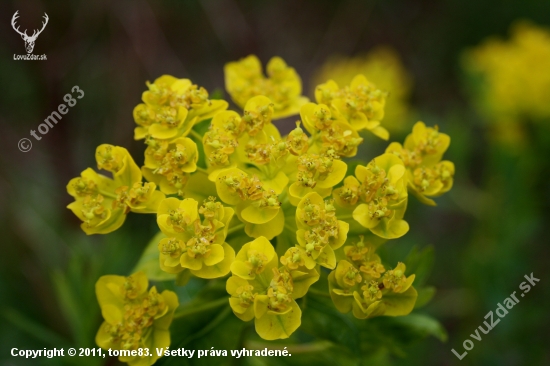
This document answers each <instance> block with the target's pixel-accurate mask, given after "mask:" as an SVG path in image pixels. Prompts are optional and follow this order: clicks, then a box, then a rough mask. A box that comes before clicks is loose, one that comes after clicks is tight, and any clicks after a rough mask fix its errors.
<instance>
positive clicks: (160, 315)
mask: <svg viewBox="0 0 550 366" xmlns="http://www.w3.org/2000/svg"><path fill="white" fill-rule="evenodd" d="M148 287H149V281H148V280H147V276H146V275H145V274H144V273H143V272H137V273H134V274H133V275H131V276H129V277H123V276H114V275H108V276H102V277H101V278H100V279H99V280H98V281H97V283H96V286H95V290H96V296H97V301H98V302H99V306H100V307H101V314H102V315H103V319H104V322H103V324H102V325H101V327H100V328H99V331H98V332H97V335H96V339H95V340H96V343H97V345H98V346H100V347H101V348H103V349H105V350H109V349H114V350H129V351H132V350H135V351H136V353H137V351H138V350H139V349H143V350H144V349H149V352H148V356H145V351H144V352H142V354H143V356H139V355H138V356H120V357H119V360H120V361H121V362H126V363H128V364H129V365H130V366H148V365H152V364H154V363H155V362H156V360H157V359H158V358H159V356H158V355H157V353H156V352H155V351H154V350H155V349H156V348H157V347H158V348H165V347H168V346H170V331H169V328H170V323H171V322H172V318H173V316H174V311H175V310H176V308H177V307H178V306H179V302H178V297H177V296H176V294H175V293H174V292H172V291H168V290H165V291H163V292H162V293H160V294H159V293H158V292H157V289H156V287H154V286H153V287H151V288H150V289H148Z"/></svg>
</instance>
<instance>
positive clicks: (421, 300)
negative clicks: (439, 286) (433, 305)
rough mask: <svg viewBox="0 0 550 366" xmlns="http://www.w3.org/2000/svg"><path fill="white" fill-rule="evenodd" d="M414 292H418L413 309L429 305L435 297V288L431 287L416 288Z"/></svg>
mask: <svg viewBox="0 0 550 366" xmlns="http://www.w3.org/2000/svg"><path fill="white" fill-rule="evenodd" d="M416 291H417V292H418V298H417V299H416V304H415V305H414V308H415V309H418V308H421V307H423V306H424V305H426V304H427V303H429V302H430V301H431V300H432V298H433V297H434V295H435V287H433V286H427V287H421V288H417V289H416Z"/></svg>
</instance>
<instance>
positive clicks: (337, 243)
mask: <svg viewBox="0 0 550 366" xmlns="http://www.w3.org/2000/svg"><path fill="white" fill-rule="evenodd" d="M296 225H297V226H298V231H296V236H297V240H298V243H299V245H300V246H301V247H302V248H303V249H304V252H303V253H301V256H302V257H303V259H304V265H305V267H306V268H308V269H312V268H314V267H315V266H316V264H320V265H321V266H323V267H327V268H330V269H332V268H334V267H335V266H336V256H335V254H334V250H336V249H338V248H340V247H341V246H342V245H343V244H344V243H345V242H346V238H347V233H348V231H349V224H348V223H346V222H344V221H340V220H338V219H337V218H336V208H335V207H334V206H333V204H332V202H331V201H324V200H323V198H322V197H321V196H320V195H319V194H318V193H316V192H312V193H309V194H307V195H306V196H305V197H304V198H302V200H301V201H300V203H299V204H298V207H296Z"/></svg>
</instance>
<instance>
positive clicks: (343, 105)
mask: <svg viewBox="0 0 550 366" xmlns="http://www.w3.org/2000/svg"><path fill="white" fill-rule="evenodd" d="M386 97H387V92H383V91H382V90H380V89H378V88H377V87H376V85H374V84H373V83H372V82H370V81H368V80H367V78H365V76H364V75H362V74H359V75H356V76H355V77H354V78H353V80H352V81H351V83H350V84H349V86H345V87H343V88H340V87H339V86H338V84H337V83H336V82H335V81H334V80H329V81H327V82H326V83H324V84H320V85H318V86H317V88H316V89H315V99H316V100H317V103H319V104H324V105H326V106H328V107H329V108H330V110H331V114H332V116H334V117H335V118H336V119H343V120H345V121H346V122H347V123H348V124H349V125H350V126H351V127H352V128H353V129H354V130H355V131H361V130H368V131H370V132H372V133H373V134H375V135H376V136H378V137H380V138H381V139H383V140H387V139H389V137H390V134H389V132H388V130H386V129H385V128H384V127H382V126H381V124H380V123H381V121H382V118H384V107H385V105H386Z"/></svg>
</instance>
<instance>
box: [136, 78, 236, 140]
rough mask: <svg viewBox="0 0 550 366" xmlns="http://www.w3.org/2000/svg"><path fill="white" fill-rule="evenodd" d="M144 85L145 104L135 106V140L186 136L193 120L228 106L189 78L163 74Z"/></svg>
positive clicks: (206, 116)
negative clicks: (211, 96) (146, 88)
mask: <svg viewBox="0 0 550 366" xmlns="http://www.w3.org/2000/svg"><path fill="white" fill-rule="evenodd" d="M147 87H148V88H149V90H147V91H145V92H144V93H143V96H142V100H143V102H144V103H142V104H138V105H137V106H136V107H135V108H134V120H135V122H136V124H137V125H138V127H136V129H135V132H134V138H135V139H136V140H140V139H143V138H145V137H147V136H151V137H153V138H156V139H174V138H177V137H182V136H186V135H187V134H188V133H189V131H190V130H191V128H192V127H193V125H195V124H196V123H199V122H201V121H204V120H205V119H209V118H212V117H213V116H214V115H215V114H216V113H218V112H220V111H223V110H225V109H227V102H226V101H224V100H210V99H209V98H208V92H207V91H206V89H204V88H202V87H200V88H199V87H198V86H197V85H195V84H193V83H192V82H191V81H190V80H188V79H177V78H175V77H173V76H170V75H163V76H161V77H159V78H158V79H156V80H155V82H154V83H152V84H151V83H149V82H147Z"/></svg>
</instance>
